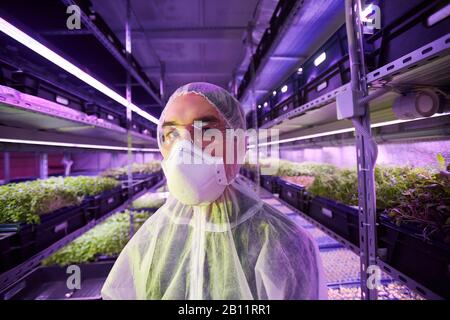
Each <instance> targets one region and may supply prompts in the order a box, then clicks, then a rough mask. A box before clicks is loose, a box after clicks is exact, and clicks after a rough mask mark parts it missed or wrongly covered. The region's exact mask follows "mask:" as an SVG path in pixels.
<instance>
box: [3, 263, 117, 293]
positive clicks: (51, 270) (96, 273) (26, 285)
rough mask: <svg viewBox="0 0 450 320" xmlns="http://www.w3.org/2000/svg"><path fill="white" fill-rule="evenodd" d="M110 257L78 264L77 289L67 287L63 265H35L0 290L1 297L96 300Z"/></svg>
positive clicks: (109, 268) (110, 265)
mask: <svg viewBox="0 0 450 320" xmlns="http://www.w3.org/2000/svg"><path fill="white" fill-rule="evenodd" d="M113 265H114V261H106V262H96V263H89V264H82V265H79V267H80V273H81V285H80V289H68V287H67V279H68V277H69V276H70V274H68V273H67V267H60V266H50V267H39V268H36V269H35V270H34V271H33V272H31V273H29V274H27V275H26V276H25V277H23V278H21V279H19V280H18V281H17V282H16V283H14V284H13V285H12V286H10V287H8V288H7V289H5V290H4V291H2V292H1V293H0V299H2V300H60V299H69V300H77V299H82V300H100V299H101V288H102V287H103V284H104V282H105V280H106V278H107V276H108V274H109V272H110V271H111V268H112V266H113Z"/></svg>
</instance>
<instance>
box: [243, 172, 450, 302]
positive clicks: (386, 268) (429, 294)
mask: <svg viewBox="0 0 450 320" xmlns="http://www.w3.org/2000/svg"><path fill="white" fill-rule="evenodd" d="M241 178H242V179H244V180H246V181H247V183H250V184H253V182H252V181H250V180H249V179H248V178H245V177H241ZM260 194H261V195H263V196H264V197H265V198H273V199H276V201H278V202H280V203H281V204H282V205H283V206H285V207H287V208H289V209H290V210H291V211H292V212H295V213H296V214H298V215H299V216H300V217H302V218H303V219H305V220H306V221H307V222H309V223H311V224H312V225H313V226H315V227H316V228H318V229H319V230H321V231H323V232H324V233H325V234H326V235H328V236H330V237H332V238H333V239H335V240H336V241H337V242H339V243H340V244H341V245H342V246H343V247H344V248H345V249H349V250H350V251H352V252H353V253H355V254H356V255H358V256H359V255H360V252H361V250H360V248H359V247H358V246H355V245H354V244H353V243H351V242H350V241H348V240H346V239H344V238H343V237H341V236H340V235H338V234H337V233H335V232H334V231H332V230H330V229H329V228H327V227H326V226H324V225H322V224H320V223H319V222H317V221H316V220H314V219H313V218H311V217H310V216H308V215H307V214H306V213H304V212H303V211H301V210H299V209H297V208H296V207H294V206H292V205H291V204H289V203H287V202H286V201H284V200H283V199H281V198H279V197H276V196H274V195H273V194H272V193H270V192H269V191H267V190H265V189H263V188H260ZM377 265H378V266H379V267H380V268H381V269H382V271H383V272H385V273H386V274H388V275H389V276H390V277H392V278H393V279H395V280H397V281H399V282H401V283H402V284H404V285H405V286H407V287H408V288H409V289H411V290H413V291H414V292H416V293H418V294H420V295H422V296H423V297H424V298H426V299H434V300H441V299H443V298H442V297H441V296H439V295H438V294H436V293H434V292H433V291H431V290H429V289H428V288H426V287H424V286H423V285H421V284H420V283H418V282H417V281H415V280H414V279H412V278H410V277H408V276H407V275H405V274H403V273H402V272H400V271H398V270H396V269H395V268H393V267H392V266H390V265H389V264H387V263H386V262H384V261H383V260H381V259H380V258H378V257H377Z"/></svg>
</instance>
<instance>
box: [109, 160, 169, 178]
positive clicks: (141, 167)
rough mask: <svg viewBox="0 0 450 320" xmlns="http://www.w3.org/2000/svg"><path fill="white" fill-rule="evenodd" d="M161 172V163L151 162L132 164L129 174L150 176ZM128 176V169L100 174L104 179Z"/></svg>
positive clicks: (123, 168)
mask: <svg viewBox="0 0 450 320" xmlns="http://www.w3.org/2000/svg"><path fill="white" fill-rule="evenodd" d="M159 171H161V161H151V162H146V163H133V164H132V165H131V173H135V174H151V173H155V172H159ZM127 174H128V167H126V166H125V167H121V168H113V169H108V170H106V171H104V172H103V173H102V176H104V177H112V178H119V177H121V176H125V175H127Z"/></svg>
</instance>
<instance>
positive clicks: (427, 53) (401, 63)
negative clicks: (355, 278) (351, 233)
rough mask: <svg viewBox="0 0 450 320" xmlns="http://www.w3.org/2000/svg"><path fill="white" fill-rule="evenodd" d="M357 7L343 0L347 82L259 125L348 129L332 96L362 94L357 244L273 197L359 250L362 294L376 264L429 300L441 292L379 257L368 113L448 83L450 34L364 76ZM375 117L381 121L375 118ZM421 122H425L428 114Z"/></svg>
mask: <svg viewBox="0 0 450 320" xmlns="http://www.w3.org/2000/svg"><path fill="white" fill-rule="evenodd" d="M360 7H361V2H360V0H346V19H347V22H346V24H347V25H348V26H349V27H348V28H347V36H348V37H349V43H350V44H349V51H350V52H352V53H351V54H350V63H351V65H352V69H353V70H352V74H351V82H350V83H347V84H345V85H343V86H341V87H339V88H337V89H335V90H333V91H332V92H330V93H327V94H324V95H322V96H321V97H319V98H317V99H315V100H312V101H310V102H308V103H306V104H304V105H301V106H299V107H297V108H295V109H294V110H291V111H290V112H287V113H285V114H283V115H281V116H280V117H278V118H276V119H273V120H272V121H270V122H267V123H265V124H264V125H262V127H261V128H265V129H280V131H281V134H280V140H283V139H291V138H294V139H295V138H301V137H302V136H308V135H310V134H312V133H327V131H328V130H330V132H331V131H333V130H339V129H345V128H352V127H354V125H355V119H352V121H348V120H337V116H336V112H337V107H336V97H337V95H338V94H340V93H342V92H345V91H347V90H351V89H353V90H355V91H360V92H362V93H363V98H361V99H360V100H359V101H358V102H357V104H358V105H355V106H354V109H355V110H356V109H357V108H358V107H362V108H364V110H365V114H364V115H363V116H361V117H358V119H356V120H357V121H358V122H357V123H356V126H355V127H354V129H355V130H354V131H355V136H356V149H357V163H358V189H359V190H358V193H359V212H360V237H361V239H360V243H361V246H360V247H359V248H357V247H356V246H355V245H354V244H352V243H350V242H348V241H347V240H345V239H343V238H342V237H340V236H339V235H337V234H335V233H334V232H332V231H331V230H329V229H328V228H326V227H324V226H322V225H321V224H320V223H318V222H317V221H315V220H313V219H312V218H311V217H309V216H307V215H306V214H305V213H303V212H301V211H299V210H298V209H296V208H294V207H292V206H291V205H289V204H287V203H286V202H284V201H283V200H281V199H278V198H277V200H278V201H281V202H282V203H283V204H284V205H286V206H287V207H289V208H290V209H292V210H293V211H295V212H296V213H298V214H299V215H301V216H302V217H303V218H304V219H306V220H307V221H308V222H310V223H312V224H313V225H315V226H316V227H318V228H319V229H321V230H322V231H324V232H325V233H326V234H328V235H330V236H331V237H333V238H334V239H336V240H337V241H339V242H340V243H341V244H343V245H344V246H345V247H346V248H348V249H350V250H352V251H353V252H355V253H357V254H358V255H360V257H361V289H362V290H361V292H362V299H370V300H372V299H377V292H376V288H373V289H369V288H368V287H367V285H366V283H367V282H366V281H367V278H368V277H369V276H370V275H368V274H367V267H368V266H370V265H375V266H378V267H380V268H381V270H382V271H384V272H385V273H387V274H389V275H390V276H391V277H392V278H394V279H396V280H398V281H400V282H401V283H403V284H405V285H406V286H407V287H409V288H410V289H411V290H413V291H415V292H417V293H419V294H420V295H422V296H424V297H425V298H427V299H442V297H441V296H439V295H438V294H436V293H434V292H432V291H431V290H429V289H428V288H425V287H424V286H423V285H421V284H420V283H418V282H416V281H415V280H414V279H411V278H410V277H408V276H407V275H405V274H403V273H402V272H400V271H398V270H396V269H395V268H393V267H392V266H390V265H388V264H387V263H385V262H384V261H382V259H380V257H379V256H378V248H377V245H376V244H377V241H376V220H375V218H376V216H375V214H374V213H375V212H376V206H375V201H374V199H375V190H374V177H373V166H374V165H375V162H374V161H373V160H374V159H373V157H372V155H371V153H370V147H369V145H370V144H372V146H373V143H374V142H373V138H372V136H371V134H370V132H371V129H370V125H371V120H370V117H371V113H374V114H375V115H376V113H375V112H376V111H377V110H381V111H382V110H383V108H384V109H385V110H386V105H389V106H391V105H392V103H393V101H394V100H395V98H396V97H398V96H399V93H398V92H397V89H399V90H401V89H403V88H405V87H414V86H418V87H419V86H420V85H424V84H427V85H429V86H440V85H442V84H446V85H447V86H448V84H449V83H450V75H449V73H448V70H449V67H450V33H449V34H447V35H446V36H444V37H441V38H439V39H437V40H435V41H432V42H430V43H428V44H427V45H425V46H423V47H421V48H418V49H417V50H414V51H413V52H410V53H409V54H407V55H405V56H403V57H401V58H399V59H397V60H395V61H393V62H391V63H388V64H386V65H384V66H382V67H380V68H378V69H377V70H374V71H372V72H370V73H368V74H367V75H366V74H364V69H365V68H364V64H365V62H364V55H363V54H361V52H363V50H362V43H361V41H357V40H356V39H362V30H361V23H360V21H358V20H359V14H354V13H355V12H359V11H358V10H359V8H360ZM355 8H356V9H355ZM350 39H353V43H351V41H352V40H350ZM359 66H362V68H361V69H359ZM418 84H420V85H418ZM445 117H448V115H445ZM376 118H377V120H378V121H379V119H378V117H376ZM394 119H395V118H394V117H393V114H392V112H391V115H385V118H384V121H386V120H387V121H389V120H394ZM428 120H431V119H428ZM421 121H427V119H424V120H421ZM352 122H353V124H352ZM358 123H359V125H358ZM444 123H445V121H444ZM304 124H309V125H310V126H312V127H316V128H317V127H318V128H319V129H318V130H319V132H312V131H311V129H309V128H307V129H302V128H301V129H298V127H302V126H303V125H304ZM327 125H328V126H327ZM441 125H442V124H441ZM321 126H322V127H321ZM327 128H328V129H327ZM296 129H297V130H296ZM316 131H317V130H316ZM337 136H338V134H333V135H331V136H330V139H333V137H337ZM263 192H264V191H263ZM365 239H367V240H365Z"/></svg>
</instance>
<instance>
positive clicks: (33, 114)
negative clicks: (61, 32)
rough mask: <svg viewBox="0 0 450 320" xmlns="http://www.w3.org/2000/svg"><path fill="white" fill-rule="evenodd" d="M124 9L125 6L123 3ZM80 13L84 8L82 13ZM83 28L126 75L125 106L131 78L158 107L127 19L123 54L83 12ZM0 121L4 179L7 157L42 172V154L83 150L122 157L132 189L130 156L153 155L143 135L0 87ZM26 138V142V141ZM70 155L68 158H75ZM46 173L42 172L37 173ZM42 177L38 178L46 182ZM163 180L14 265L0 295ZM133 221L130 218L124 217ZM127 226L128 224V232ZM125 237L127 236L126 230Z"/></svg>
mask: <svg viewBox="0 0 450 320" xmlns="http://www.w3.org/2000/svg"><path fill="white" fill-rule="evenodd" d="M62 2H64V3H66V4H74V3H76V2H75V1H67V0H63V1H62ZM127 6H128V7H129V1H127ZM83 8H84V7H83ZM82 18H83V22H84V23H86V24H87V26H88V27H89V29H90V30H91V31H92V32H93V33H94V34H95V36H96V37H97V39H98V40H99V41H100V42H101V43H102V44H103V45H104V46H105V47H106V49H107V50H109V51H110V52H111V54H113V56H114V57H115V58H116V59H117V60H118V61H119V63H121V64H122V65H123V66H124V67H125V69H126V70H127V79H126V80H127V83H126V84H127V100H128V102H131V90H130V88H131V76H133V77H135V78H136V79H137V81H138V82H139V83H140V84H141V85H142V86H143V87H144V89H145V90H146V91H147V92H148V93H149V94H150V95H151V96H152V97H153V98H154V99H155V100H156V101H157V102H159V103H162V102H163V101H162V100H161V95H159V94H158V93H157V92H156V91H155V89H154V87H153V85H152V84H151V83H150V80H149V79H148V78H147V77H146V76H145V74H143V73H142V71H141V70H140V68H139V66H138V65H137V63H136V61H135V60H134V58H133V57H132V56H131V34H130V21H131V20H130V19H131V17H130V14H129V12H128V14H127V19H126V25H125V29H126V31H127V32H128V37H127V48H126V53H125V55H123V54H121V53H120V51H123V52H125V48H123V46H122V45H121V44H120V43H118V42H116V43H115V44H114V45H113V44H111V43H110V42H109V40H108V38H107V35H105V34H104V33H103V31H101V30H100V29H99V27H98V26H97V25H96V24H95V23H94V22H92V21H90V18H89V16H88V14H87V13H86V12H83V13H82ZM163 88H164V79H163V78H162V79H161V83H160V89H161V90H162V89H163ZM127 113H128V115H127V124H128V126H127V127H128V128H130V125H131V123H130V122H131V109H130V107H127ZM0 115H1V118H2V120H3V121H4V122H5V123H8V126H1V125H0V150H2V151H4V152H5V155H6V156H5V159H6V160H7V161H5V163H6V164H7V166H5V171H6V175H9V174H8V172H9V156H8V152H9V151H30V150H33V151H37V152H39V153H40V154H41V155H43V156H42V157H41V160H40V167H41V168H44V167H46V159H47V156H46V152H50V151H55V150H59V151H61V152H67V151H71V150H72V151H73V150H74V149H75V150H76V151H84V150H92V149H93V150H109V151H111V152H115V151H126V152H128V155H129V156H128V169H129V172H128V189H129V191H131V189H132V187H133V186H132V183H131V180H132V175H131V160H132V159H131V157H130V155H131V153H132V152H135V151H136V152H154V151H158V149H157V148H155V147H156V146H157V142H156V139H155V138H154V137H151V136H149V135H145V134H143V133H139V132H135V131H132V130H130V129H128V130H127V129H125V128H123V127H120V126H118V125H116V124H114V123H112V122H108V121H104V120H102V119H98V118H97V117H95V116H89V115H87V114H85V113H83V112H80V111H77V110H74V109H71V108H68V107H65V106H63V105H60V104H58V103H55V102H52V101H48V100H46V99H42V98H40V97H36V96H32V95H28V94H24V93H21V92H19V91H17V90H15V89H12V88H9V87H5V86H0ZM30 137H32V138H31V139H32V140H31V139H30ZM76 151H74V152H76ZM41 171H47V170H41ZM47 173H48V172H46V173H44V174H42V173H41V178H46V175H47ZM164 182H165V179H163V180H161V181H160V182H158V183H157V184H156V185H155V186H153V187H151V188H150V189H144V190H142V191H141V192H138V193H136V194H135V195H133V197H131V199H128V200H127V201H126V202H125V203H124V204H122V205H121V206H119V207H117V208H116V209H114V210H112V211H111V212H109V213H108V214H107V215H105V216H103V217H101V218H100V219H97V220H94V221H91V222H90V223H88V224H87V225H86V226H84V227H82V228H80V229H78V230H76V231H74V232H72V233H70V234H68V235H66V236H65V237H64V238H62V239H60V240H59V241H57V242H55V243H54V244H52V245H51V246H49V247H48V248H46V249H44V250H42V251H41V252H39V253H37V254H35V255H34V256H33V257H31V258H29V259H28V260H26V261H25V262H23V263H21V264H20V265H18V266H16V267H14V268H12V269H10V270H8V271H6V272H4V273H2V274H0V291H4V290H6V289H8V288H10V287H13V286H14V285H15V283H16V282H17V281H18V280H19V279H21V278H23V277H24V276H26V275H27V274H28V273H30V272H32V271H33V270H34V269H35V268H36V267H37V266H38V265H39V264H40V263H41V261H42V260H43V259H45V258H46V257H48V256H50V255H51V254H52V253H54V252H55V251H57V250H59V249H60V248H62V247H64V246H65V245H67V244H68V243H70V242H72V241H73V240H74V239H76V238H77V237H79V236H80V235H82V234H83V233H85V232H87V231H88V230H90V229H92V228H93V227H95V226H96V225H98V224H99V223H101V222H102V221H104V220H105V219H107V218H108V217H110V216H111V215H113V214H115V213H117V212H120V211H123V210H124V209H126V208H127V207H128V206H129V205H130V203H131V202H132V201H133V200H135V199H136V198H138V197H140V196H142V195H143V194H144V193H146V192H149V191H153V190H155V189H157V188H158V187H159V186H161V185H162V184H163V183H164ZM130 219H133V215H132V214H131V215H130ZM132 225H133V224H131V226H132ZM130 231H133V230H132V229H131V230H130Z"/></svg>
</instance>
